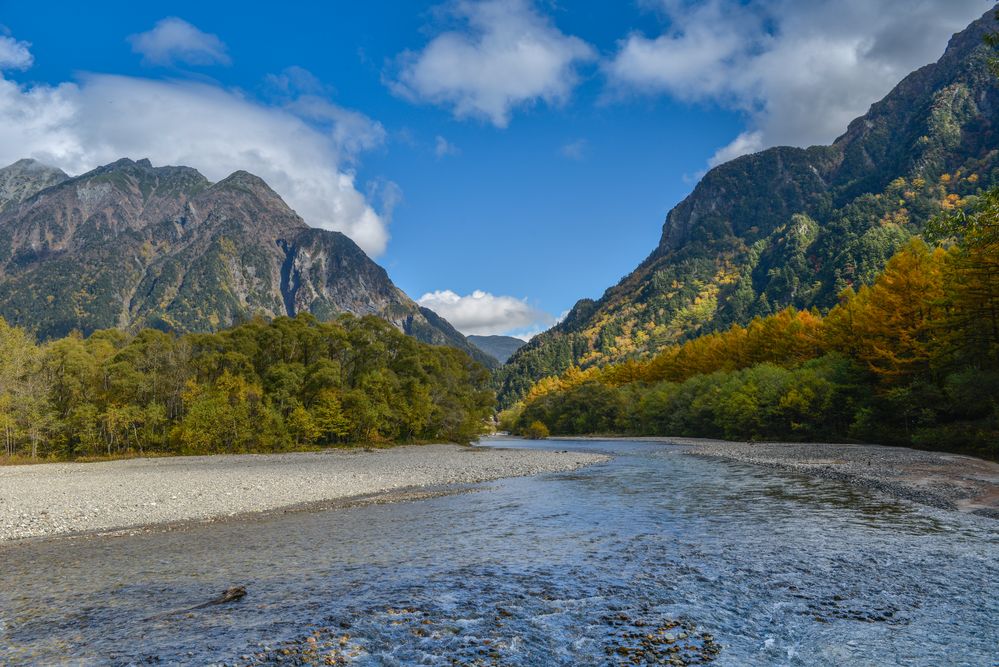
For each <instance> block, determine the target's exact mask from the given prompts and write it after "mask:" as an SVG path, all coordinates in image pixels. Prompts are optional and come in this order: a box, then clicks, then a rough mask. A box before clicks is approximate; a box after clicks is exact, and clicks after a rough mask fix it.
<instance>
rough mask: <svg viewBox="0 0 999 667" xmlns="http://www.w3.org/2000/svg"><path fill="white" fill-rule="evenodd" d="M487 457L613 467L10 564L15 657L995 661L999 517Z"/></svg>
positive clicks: (16, 556) (642, 461)
mask: <svg viewBox="0 0 999 667" xmlns="http://www.w3.org/2000/svg"><path fill="white" fill-rule="evenodd" d="M488 446H529V447H546V448H553V449H560V450H561V449H572V450H585V451H598V452H606V453H609V454H612V455H613V457H614V458H613V459H612V460H610V461H608V462H606V463H601V464H597V465H593V466H590V467H588V468H584V469H582V470H578V471H576V472H572V473H565V474H551V475H544V476H538V477H525V478H515V479H508V480H501V481H498V482H490V483H486V484H481V485H474V486H472V487H468V488H465V489H463V491H466V492H463V493H458V494H455V495H447V496H442V497H436V498H431V499H427V500H420V501H415V502H406V503H395V504H382V505H365V506H359V507H353V508H347V509H339V510H331V511H320V512H298V513H291V514H284V515H281V514H277V515H269V516H264V517H261V518H257V519H251V520H241V521H232V522H228V523H221V524H211V525H198V526H192V527H190V528H186V529H184V530H172V531H152V532H147V533H141V534H135V535H126V536H117V537H115V536H105V537H94V538H86V539H61V540H43V541H36V542H27V543H22V544H16V545H12V546H7V547H3V548H0V663H2V664H23V663H27V664H33V663H34V664H46V665H48V664H74V665H75V664H115V665H126V664H246V663H268V664H270V663H275V662H283V663H284V664H300V663H303V662H304V663H305V664H344V663H346V664H356V665H413V664H421V665H457V664H471V665H525V666H526V665H532V666H533V665H606V664H629V665H630V664H699V663H704V662H710V663H711V664H716V665H877V666H879V667H882V666H885V665H934V666H937V665H975V666H980V665H996V664H999V649H997V647H999V629H997V628H999V522H996V521H994V520H990V519H986V518H983V517H976V516H970V515H964V514H959V513H956V512H946V511H942V510H935V509H931V508H926V507H921V506H917V505H913V504H909V503H906V502H901V501H897V502H896V501H891V500H888V499H885V498H882V497H879V496H877V495H875V494H872V493H868V492H863V491H858V490H854V489H851V488H849V487H847V486H844V485H842V484H839V483H835V482H829V481H822V480H814V479H808V478H803V477H794V476H787V475H779V474H777V473H774V472H772V471H770V470H766V469H763V468H758V467H754V466H750V465H744V464H735V463H728V462H722V461H717V460H710V459H704V458H699V457H694V456H690V455H685V454H683V453H681V452H682V448H680V447H677V446H672V445H664V444H654V443H644V442H643V443H639V442H623V441H614V442H602V441H582V442H568V441H559V442H540V443H525V442H523V441H513V442H508V441H503V440H499V439H492V440H489V441H488ZM234 585H242V586H245V588H246V590H247V595H246V597H245V598H243V599H242V600H239V601H237V602H233V603H229V604H225V605H217V606H208V607H203V608H200V609H193V607H196V606H197V605H198V604H199V603H202V602H204V601H206V600H208V599H210V598H212V597H213V596H215V595H217V594H218V593H220V592H221V591H223V590H225V589H227V588H229V587H230V586H234ZM671 661H672V662H671Z"/></svg>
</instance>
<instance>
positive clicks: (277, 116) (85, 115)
mask: <svg viewBox="0 0 999 667" xmlns="http://www.w3.org/2000/svg"><path fill="white" fill-rule="evenodd" d="M315 119H318V120H315ZM314 120H315V122H313V121H314ZM383 136H384V130H382V129H381V126H380V125H378V124H377V123H375V122H374V121H371V120H370V119H367V118H366V117H364V116H362V115H361V114H358V113H356V112H351V111H348V110H344V109H340V108H339V107H333V106H332V105H329V106H322V105H313V107H312V109H311V111H310V113H309V114H306V113H305V112H304V111H302V109H300V108H299V109H297V110H296V108H295V107H294V106H293V105H289V106H282V107H273V106H266V105H262V104H260V103H257V102H255V101H253V100H251V99H248V98H246V97H244V96H242V95H240V94H239V93H237V92H233V91H229V90H226V89H223V88H221V87H219V86H216V85H211V84H206V83H196V82H184V81H153V80H147V79H140V78H133V77H125V76H114V75H106V74H98V75H85V76H82V77H81V78H80V80H79V81H74V82H64V83H61V84H59V85H43V84H36V85H23V84H19V83H17V82H15V81H12V80H10V79H7V78H4V77H3V76H2V75H0V164H9V163H11V162H14V161H15V160H17V159H19V158H23V157H33V158H36V159H38V160H40V161H42V162H45V163H47V164H51V165H53V166H57V167H60V168H62V169H63V170H65V171H67V172H68V173H71V174H79V173H82V172H84V171H88V170H90V169H93V168H94V167H96V166H99V165H101V164H106V163H108V162H112V161H114V160H116V159H118V158H121V157H132V158H142V157H148V158H150V159H151V160H152V161H153V163H154V164H161V165H162V164H183V165H189V166H192V167H195V168H197V169H199V170H200V171H201V172H202V173H204V174H205V176H207V177H208V178H209V179H211V180H220V179H222V178H224V177H225V176H227V175H228V174H230V173H232V172H233V171H236V170H238V169H245V170H247V171H250V172H252V173H255V174H257V175H259V176H260V177H262V178H263V179H264V180H266V181H267V182H268V183H269V184H270V185H271V187H273V188H274V189H275V190H276V191H277V192H278V193H279V194H280V195H281V196H282V197H283V198H284V199H285V200H286V201H287V202H288V204H289V205H290V206H291V207H292V208H294V209H295V210H296V211H297V212H298V213H299V214H300V215H301V216H302V217H303V218H304V219H305V221H306V222H308V223H309V224H310V225H313V226H316V227H323V228H326V229H333V230H337V231H341V232H343V233H345V234H347V235H348V236H350V237H351V238H352V239H353V240H354V241H355V242H356V243H357V244H358V245H360V246H361V248H363V249H364V250H365V251H366V252H368V253H369V254H372V255H377V254H380V253H381V252H382V251H384V249H385V245H386V243H387V241H388V229H387V226H388V222H389V213H390V208H391V205H392V204H393V203H394V202H395V201H396V200H397V199H398V192H397V188H395V186H394V184H383V185H382V187H380V188H379V191H378V192H377V193H376V194H377V195H378V198H379V199H381V201H382V202H383V208H382V212H381V213H379V212H378V211H376V210H375V208H374V207H373V206H372V205H371V204H370V203H369V200H368V198H367V197H365V195H363V194H362V193H361V192H359V191H358V188H357V185H356V183H355V177H354V173H353V171H352V170H351V169H350V168H348V167H346V166H344V165H349V164H350V161H351V160H352V159H353V155H354V153H353V152H354V151H358V150H365V149H368V148H370V147H372V146H374V145H377V144H378V142H379V141H381V140H382V137H383Z"/></svg>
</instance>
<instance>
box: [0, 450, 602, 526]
mask: <svg viewBox="0 0 999 667" xmlns="http://www.w3.org/2000/svg"><path fill="white" fill-rule="evenodd" d="M606 458H607V457H604V456H600V455H595V454H579V453H572V452H550V451H540V450H523V449H496V448H488V449H487V448H473V447H460V446H458V445H422V446H412V447H396V448H392V449H374V450H362V449H357V450H330V451H326V452H319V453H291V454H273V455H240V456H196V457H173V458H147V459H131V460H126V461H109V462H103V463H54V464H45V465H25V466H7V467H0V542H2V541H9V540H18V539H24V538H32V537H44V536H53V535H66V534H73V533H89V532H107V531H114V530H123V529H132V528H139V527H143V526H149V525H154V524H170V523H177V522H188V521H207V520H217V519H221V518H226V517H232V516H237V515H242V514H249V513H256V512H267V511H272V510H278V509H282V508H289V507H295V506H303V505H314V504H322V503H329V502H331V501H337V500H343V499H349V498H354V499H356V498H363V499H366V500H377V499H385V498H389V499H391V498H393V497H395V498H406V497H408V498H411V497H414V496H419V495H426V494H427V493H428V492H429V491H428V490H429V489H431V488H438V489H439V488H440V487H446V486H451V485H455V484H471V483H474V482H482V481H486V480H492V479H498V478H501V477H518V476H524V475H536V474H540V473H548V472H560V471H568V470H574V469H576V468H579V467H581V466H584V465H587V464H589V463H594V462H598V461H602V460H606ZM404 492H405V493H404ZM385 494H395V495H394V496H386V495H385Z"/></svg>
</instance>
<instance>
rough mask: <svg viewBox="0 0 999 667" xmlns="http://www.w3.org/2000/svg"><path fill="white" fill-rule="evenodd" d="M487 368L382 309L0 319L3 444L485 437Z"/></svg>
mask: <svg viewBox="0 0 999 667" xmlns="http://www.w3.org/2000/svg"><path fill="white" fill-rule="evenodd" d="M488 382H489V376H488V372H487V371H486V369H485V368H483V367H482V366H480V365H479V364H477V363H475V362H474V361H472V360H471V359H470V358H469V357H468V355H466V354H465V353H464V352H461V351H459V350H455V349H453V348H450V347H442V346H441V347H438V346H432V345H427V344H425V343H421V342H419V341H417V340H415V339H413V338H411V337H409V336H405V335H403V334H402V333H400V332H399V331H397V330H396V329H395V328H393V327H392V326H391V325H390V324H388V323H387V322H385V321H384V320H381V319H379V318H376V317H362V318H356V317H352V316H346V315H345V316H342V317H340V318H338V319H337V320H335V321H332V322H319V321H317V320H316V319H315V318H314V317H312V316H311V315H299V316H298V317H296V318H293V319H292V318H287V317H281V318H277V319H275V320H273V321H269V322H268V321H264V320H254V321H251V322H249V323H246V324H243V325H240V326H236V327H234V328H231V329H227V330H224V331H220V332H218V333H210V334H188V335H183V336H177V335H173V334H169V333H164V332H162V331H158V330H155V329H146V330H143V331H140V332H139V333H138V334H136V335H129V334H126V333H124V332H121V331H117V330H108V331H98V332H96V333H94V334H93V335H91V336H89V337H87V338H83V337H81V336H79V335H71V336H68V337H66V338H61V339H58V340H53V341H50V342H47V343H44V344H41V345H39V344H37V343H36V342H35V340H34V339H33V338H32V337H31V336H30V335H29V334H28V333H27V332H26V331H24V330H23V329H20V328H17V327H11V326H9V325H8V324H7V323H6V322H4V321H3V320H2V319H0V443H2V444H0V446H2V450H0V455H2V456H5V457H8V458H10V459H17V460H24V459H28V460H38V459H42V458H50V459H78V458H87V457H117V456H123V455H132V454H214V453H232V452H273V451H287V450H291V449H302V448H315V447H322V446H329V445H336V444H344V443H358V442H364V443H397V442H416V441H450V442H461V443H466V442H469V441H470V440H473V439H474V438H476V437H477V436H478V435H479V434H480V433H481V431H482V428H483V424H484V422H485V419H486V418H487V416H488V415H490V414H491V413H492V409H493V400H494V399H493V394H492V392H491V391H489V389H488Z"/></svg>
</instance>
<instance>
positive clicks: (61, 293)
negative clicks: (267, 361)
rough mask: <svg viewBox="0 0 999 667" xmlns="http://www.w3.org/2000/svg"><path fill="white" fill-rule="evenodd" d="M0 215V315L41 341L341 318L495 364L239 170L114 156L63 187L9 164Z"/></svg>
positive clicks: (60, 178)
mask: <svg viewBox="0 0 999 667" xmlns="http://www.w3.org/2000/svg"><path fill="white" fill-rule="evenodd" d="M0 207H2V208H0V316H3V317H4V318H5V319H6V320H7V321H8V322H10V323H13V324H18V325H21V326H25V327H27V328H29V329H31V330H33V331H35V332H36V333H37V334H38V335H39V336H40V337H42V338H52V337H59V336H65V335H66V334H68V333H69V332H70V331H72V330H79V331H81V332H83V333H85V334H86V333H89V332H91V331H94V330H95V329H104V328H111V327H118V328H121V329H126V330H136V329H139V328H141V327H156V328H161V329H169V330H176V331H213V330H216V329H219V328H222V327H226V326H228V325H231V324H233V323H236V322H240V321H243V320H246V319H248V318H250V317H253V316H254V315H263V316H265V317H274V316H277V315H295V314H297V313H301V312H310V313H313V314H314V315H316V316H317V317H318V318H320V319H330V318H333V317H335V316H337V315H338V314H340V313H354V314H356V315H369V314H370V315H377V316H379V317H382V318H384V319H386V320H388V321H390V322H392V323H393V324H394V325H395V326H397V327H398V328H399V329H401V330H403V331H405V332H406V333H409V334H411V335H413V336H414V337H416V338H418V339H420V340H423V341H425V342H429V343H435V344H446V345H452V346H454V347H457V348H460V349H462V350H465V351H466V352H468V353H469V354H471V355H472V356H473V357H474V358H476V359H477V360H479V361H480V362H482V363H485V364H487V365H490V366H495V361H494V360H492V359H491V358H490V357H488V355H485V354H483V353H482V352H481V351H480V350H479V349H478V348H476V347H474V346H472V345H471V344H470V343H468V341H467V340H465V338H464V336H462V335H461V334H460V333H458V331H456V330H455V329H454V327H452V326H451V325H450V324H448V323H447V322H446V321H444V320H443V319H442V318H440V317H438V316H437V315H436V314H434V313H433V312H432V311H429V310H427V309H425V308H421V307H420V306H418V305H417V304H416V303H415V302H414V301H413V300H412V299H410V298H409V297H408V296H406V295H405V294H404V293H403V292H402V291H401V290H399V289H398V288H397V287H396V286H395V285H393V284H392V281H391V280H389V277H388V275H387V274H386V273H385V270H384V269H383V268H382V267H380V266H378V265H377V264H375V263H374V262H373V261H371V259H369V258H368V256H367V255H365V254H364V252H363V251H362V250H361V249H360V248H359V247H358V246H357V245H356V244H355V243H354V242H353V241H351V240H350V239H349V238H347V237H346V236H344V235H343V234H341V233H339V232H333V231H327V230H324V229H315V228H312V227H309V226H308V225H306V224H305V222H304V221H303V220H302V219H301V218H300V217H299V216H298V215H297V214H296V213H295V212H294V211H293V210H291V209H290V208H289V207H288V205H287V204H285V202H284V201H283V200H282V199H281V197H280V196H278V194H277V193H276V192H274V191H273V190H272V189H271V188H270V187H269V186H268V185H267V184H266V183H265V182H264V181H263V180H261V179H260V178H258V177H257V176H254V175H252V174H249V173H247V172H245V171H237V172H235V173H234V174H232V175H230V176H229V177H228V178H226V179H224V180H222V181H219V182H218V183H211V182H210V181H209V180H208V179H206V178H205V177H204V176H202V175H201V174H200V173H199V172H198V171H196V170H195V169H191V168H190V167H153V166H152V165H151V164H150V162H149V161H148V160H139V161H137V162H135V161H132V160H129V159H122V160H118V161H117V162H114V163H113V164H109V165H106V166H103V167H99V168H97V169H94V170H93V171H90V172H88V173H86V174H83V175H81V176H77V177H75V178H69V177H68V176H66V175H65V174H63V173H62V172H60V171H58V170H54V169H51V168H48V167H44V166H42V165H40V164H38V163H37V162H33V161H30V160H21V161H19V162H16V163H14V164H13V165H11V166H9V167H6V168H4V169H0Z"/></svg>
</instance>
